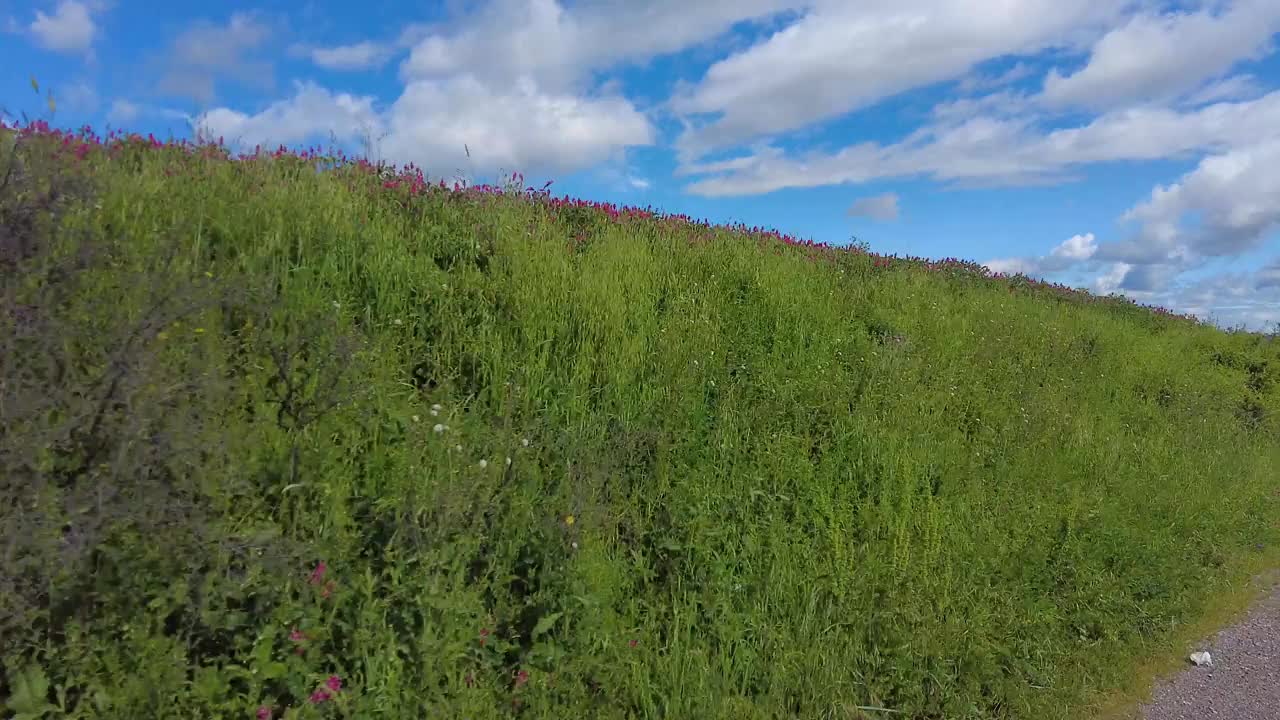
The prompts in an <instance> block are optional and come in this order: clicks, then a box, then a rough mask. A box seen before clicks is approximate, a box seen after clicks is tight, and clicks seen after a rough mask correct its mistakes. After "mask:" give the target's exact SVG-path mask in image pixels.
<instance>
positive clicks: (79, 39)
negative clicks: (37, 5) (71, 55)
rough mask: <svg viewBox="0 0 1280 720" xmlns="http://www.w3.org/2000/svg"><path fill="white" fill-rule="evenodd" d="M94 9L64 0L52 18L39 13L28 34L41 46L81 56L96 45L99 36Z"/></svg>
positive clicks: (83, 4)
mask: <svg viewBox="0 0 1280 720" xmlns="http://www.w3.org/2000/svg"><path fill="white" fill-rule="evenodd" d="M97 29H98V28H97V25H95V24H94V21H93V14H92V8H91V7H90V6H89V5H88V4H86V3H84V2H79V1H78V0H61V2H59V3H58V5H57V8H56V9H55V10H54V13H53V15H46V14H45V13H43V12H41V11H39V10H37V11H36V18H35V20H33V21H32V22H31V25H30V26H29V30H30V32H31V36H32V38H34V39H35V41H36V43H38V44H39V45H40V46H42V47H44V48H46V49H49V50H54V51H57V52H81V51H85V50H88V49H89V48H90V46H92V44H93V37H94V35H95V33H96V32H97Z"/></svg>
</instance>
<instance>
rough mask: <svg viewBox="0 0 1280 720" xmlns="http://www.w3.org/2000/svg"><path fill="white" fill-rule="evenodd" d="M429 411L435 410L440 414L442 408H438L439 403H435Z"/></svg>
mask: <svg viewBox="0 0 1280 720" xmlns="http://www.w3.org/2000/svg"><path fill="white" fill-rule="evenodd" d="M431 409H432V410H435V411H436V412H440V410H441V409H442V408H441V407H440V403H435V404H434V405H432V406H431Z"/></svg>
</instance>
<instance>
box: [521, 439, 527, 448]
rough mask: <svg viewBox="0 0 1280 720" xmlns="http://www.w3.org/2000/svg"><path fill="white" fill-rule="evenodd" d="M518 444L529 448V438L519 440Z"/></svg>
mask: <svg viewBox="0 0 1280 720" xmlns="http://www.w3.org/2000/svg"><path fill="white" fill-rule="evenodd" d="M520 444H521V445H523V446H525V447H529V438H520Z"/></svg>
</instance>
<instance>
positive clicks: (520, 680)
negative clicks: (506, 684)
mask: <svg viewBox="0 0 1280 720" xmlns="http://www.w3.org/2000/svg"><path fill="white" fill-rule="evenodd" d="M527 682H529V671H528V670H521V671H520V672H518V673H516V687H520V686H521V685H523V684H525V683H527Z"/></svg>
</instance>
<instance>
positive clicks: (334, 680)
mask: <svg viewBox="0 0 1280 720" xmlns="http://www.w3.org/2000/svg"><path fill="white" fill-rule="evenodd" d="M324 684H325V685H326V686H328V688H329V689H330V690H332V691H334V692H338V691H339V690H341V689H342V678H340V677H338V676H337V675H330V676H329V679H328V680H325V681H324Z"/></svg>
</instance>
